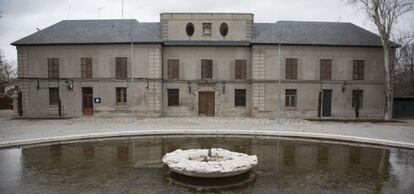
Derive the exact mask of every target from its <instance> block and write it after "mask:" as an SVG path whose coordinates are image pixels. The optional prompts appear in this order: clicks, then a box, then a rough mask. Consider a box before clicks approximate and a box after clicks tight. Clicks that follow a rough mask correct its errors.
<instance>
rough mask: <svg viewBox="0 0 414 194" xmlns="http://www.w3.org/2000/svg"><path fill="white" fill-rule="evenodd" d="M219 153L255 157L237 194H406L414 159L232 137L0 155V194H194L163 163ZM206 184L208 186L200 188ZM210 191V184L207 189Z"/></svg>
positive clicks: (408, 153) (389, 152) (408, 154)
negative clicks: (179, 156)
mask: <svg viewBox="0 0 414 194" xmlns="http://www.w3.org/2000/svg"><path fill="white" fill-rule="evenodd" d="M210 147H222V148H226V149H229V150H231V151H236V152H244V153H247V154H256V155H257V156H258V158H259V163H258V165H257V167H255V169H254V173H255V181H253V182H250V183H249V184H246V185H244V186H241V187H237V188H235V189H232V190H227V191H226V192H235V193H240V192H244V193H275V192H281V193H292V192H293V193H305V192H311V193H382V192H384V193H388V192H392V193H395V192H396V193H410V191H413V190H414V151H412V150H401V149H379V148H368V147H353V146H346V145H337V144H319V143H311V142H306V141H299V140H279V139H257V138H256V139H254V138H252V139H249V138H232V137H226V138H224V137H215V138H206V137H191V138H190V137H170V138H155V137H147V138H143V137H142V138H132V139H127V138H126V139H118V140H107V141H99V142H90V143H77V144H66V145H51V146H44V147H33V148H23V149H21V150H20V149H18V148H13V149H2V150H0V177H1V179H0V193H15V192H23V193H25V192H37V193H43V192H45V191H47V192H55V193H57V192H61V191H65V192H69V193H76V192H81V191H82V192H98V193H108V192H116V193H123V192H132V193H135V192H148V193H192V192H194V190H191V189H188V188H184V187H181V186H178V185H177V184H172V183H170V182H169V181H168V179H167V177H169V176H170V175H168V173H167V172H168V168H166V167H165V166H163V164H162V162H161V158H162V156H163V155H164V154H165V153H167V152H171V151H174V150H176V149H179V148H181V149H190V148H210ZM203 184H207V185H208V184H209V183H208V182H203ZM211 184H213V182H211Z"/></svg>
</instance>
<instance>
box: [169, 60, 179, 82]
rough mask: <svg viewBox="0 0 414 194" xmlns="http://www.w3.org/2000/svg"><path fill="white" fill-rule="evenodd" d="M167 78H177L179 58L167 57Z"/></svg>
mask: <svg viewBox="0 0 414 194" xmlns="http://www.w3.org/2000/svg"><path fill="white" fill-rule="evenodd" d="M167 63H168V79H178V77H179V60H178V59H168V62H167Z"/></svg>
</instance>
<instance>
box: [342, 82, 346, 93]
mask: <svg viewBox="0 0 414 194" xmlns="http://www.w3.org/2000/svg"><path fill="white" fill-rule="evenodd" d="M346 85H347V83H346V82H342V93H344V92H345V90H346Z"/></svg>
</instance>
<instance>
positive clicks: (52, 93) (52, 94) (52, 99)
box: [49, 88, 59, 105]
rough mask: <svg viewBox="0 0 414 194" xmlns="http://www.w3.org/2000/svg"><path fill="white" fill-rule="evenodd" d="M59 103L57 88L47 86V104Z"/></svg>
mask: <svg viewBox="0 0 414 194" xmlns="http://www.w3.org/2000/svg"><path fill="white" fill-rule="evenodd" d="M58 104H59V88H49V105H58Z"/></svg>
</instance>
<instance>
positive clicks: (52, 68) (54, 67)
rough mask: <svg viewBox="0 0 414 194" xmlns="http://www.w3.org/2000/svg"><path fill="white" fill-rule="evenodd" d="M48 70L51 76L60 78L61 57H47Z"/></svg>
mask: <svg viewBox="0 0 414 194" xmlns="http://www.w3.org/2000/svg"><path fill="white" fill-rule="evenodd" d="M47 71H48V77H49V78H59V59H58V58H48V59H47Z"/></svg>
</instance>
